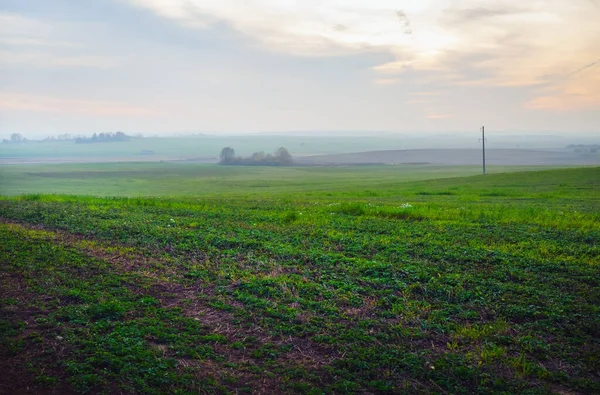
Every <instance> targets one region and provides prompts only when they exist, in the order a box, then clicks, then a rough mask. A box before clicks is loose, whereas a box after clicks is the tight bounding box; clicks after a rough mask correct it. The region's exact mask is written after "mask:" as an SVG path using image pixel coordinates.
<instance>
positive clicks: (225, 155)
mask: <svg viewBox="0 0 600 395" xmlns="http://www.w3.org/2000/svg"><path fill="white" fill-rule="evenodd" d="M219 163H220V164H222V165H238V166H290V165H292V164H293V163H294V160H293V158H292V155H291V154H290V153H289V152H288V150H287V149H285V148H284V147H280V148H278V149H277V150H276V151H275V152H274V153H272V154H265V153H264V152H263V151H260V152H255V153H253V154H252V155H250V156H248V157H241V156H235V150H234V149H233V148H231V147H225V148H223V149H222V150H221V155H219Z"/></svg>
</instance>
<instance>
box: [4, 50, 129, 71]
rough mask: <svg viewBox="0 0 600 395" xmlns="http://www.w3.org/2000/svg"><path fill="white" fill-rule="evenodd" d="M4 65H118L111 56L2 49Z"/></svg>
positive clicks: (104, 67)
mask: <svg viewBox="0 0 600 395" xmlns="http://www.w3.org/2000/svg"><path fill="white" fill-rule="evenodd" d="M0 59H2V62H1V63H2V64H4V65H28V66H33V67H36V68H44V69H47V68H73V67H77V68H79V67H82V68H99V69H108V68H113V67H117V65H118V64H119V62H118V60H117V58H115V57H109V56H85V55H59V54H53V53H50V52H32V51H27V52H22V51H0Z"/></svg>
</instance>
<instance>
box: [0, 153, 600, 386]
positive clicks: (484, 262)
mask: <svg viewBox="0 0 600 395" xmlns="http://www.w3.org/2000/svg"><path fill="white" fill-rule="evenodd" d="M159 165H160V164H156V166H159ZM110 166H111V165H102V166H101V167H98V166H96V167H89V168H86V167H81V168H79V169H77V170H74V168H73V167H70V168H66V167H60V166H56V167H52V168H47V169H46V170H41V169H38V170H35V171H32V170H31V169H32V168H33V167H29V168H25V167H15V168H14V170H12V169H11V170H10V171H7V170H5V169H3V172H2V177H3V179H2V180H3V181H2V186H5V185H8V186H9V189H8V190H3V193H4V194H8V193H10V194H16V193H22V192H34V186H35V185H38V186H39V185H43V186H44V188H41V191H39V190H38V191H37V192H56V193H63V194H62V195H44V194H29V195H20V196H4V197H1V198H0V218H1V219H2V222H0V240H1V243H0V264H1V268H2V269H1V270H2V276H1V277H0V294H1V295H0V296H1V299H0V308H1V310H0V370H2V371H3V372H5V373H4V374H3V375H2V376H0V389H6V390H7V391H8V392H11V390H12V391H14V390H15V389H16V388H21V387H18V385H23V384H21V383H27V386H28V388H30V390H31V391H34V392H52V391H54V392H55V393H70V392H80V393H86V392H92V393H97V392H102V391H104V392H106V393H119V392H125V393H157V394H159V393H252V392H254V393H308V394H320V393H365V392H366V393H406V392H410V393H474V392H484V393H487V392H493V393H563V394H564V393H598V392H600V372H599V366H600V247H599V240H600V168H580V169H562V170H546V171H530V172H514V173H499V174H491V175H488V176H485V177H484V176H471V177H459V176H461V175H466V174H473V173H474V172H475V169H474V168H463V169H462V170H459V169H449V170H448V173H443V170H441V169H435V168H427V169H429V170H426V169H422V171H423V173H419V172H418V171H414V170H413V171H410V169H409V168H397V167H385V168H384V167H379V168H371V167H366V168H336V169H320V168H306V169H299V168H298V169H293V168H292V169H260V168H257V169H245V168H244V169H241V168H235V169H232V168H220V167H216V166H212V167H210V166H204V167H202V166H195V167H194V166H189V167H180V168H178V169H180V171H181V172H182V173H181V176H180V177H179V178H177V177H174V176H173V171H174V170H169V171H170V173H169V171H166V172H165V173H161V168H160V167H157V168H156V169H155V170H154V171H153V173H154V175H155V178H153V179H151V181H152V183H155V185H152V187H148V188H147V189H143V188H142V189H139V190H138V191H137V193H136V192H135V191H136V189H135V186H132V187H131V189H127V186H126V184H127V180H128V179H129V178H130V179H131V180H138V179H139V174H135V172H136V169H138V168H137V167H136V166H138V165H128V166H132V167H131V168H129V167H128V169H122V170H124V171H125V173H122V174H121V175H117V174H108V175H107V173H111V171H112V172H113V173H114V169H115V168H111V167H110ZM139 166H148V165H139ZM153 166H154V165H153ZM169 166H170V165H169ZM23 169H25V170H23ZM28 169H29V170H28ZM65 169H66V170H65ZM111 169H113V170H111ZM167 169H172V168H171V167H168V168H167ZM399 169H406V170H399ZM138 170H139V169H138ZM146 170H147V168H146ZM127 171H130V172H132V173H131V174H127ZM238 171H239V172H240V173H236V172H238ZM428 171H430V173H428ZM460 171H464V172H465V173H463V174H460ZM19 172H22V173H19ZM44 172H47V173H48V174H50V175H49V176H47V177H45V176H44V175H40V174H37V175H28V176H27V177H33V178H31V179H30V181H28V182H30V184H27V183H26V182H25V181H22V180H21V181H19V180H20V179H19V177H16V176H14V175H15V174H21V176H22V177H25V176H26V173H44ZM78 172H82V173H86V174H85V176H83V177H80V175H79V174H76V173H78ZM94 172H97V173H94ZM452 172H453V173H452ZM469 172H471V173H469ZM198 174H202V176H198ZM209 174H210V175H209ZM435 174H438V177H435ZM267 175H268V177H266V178H265V176H267ZM35 177H38V178H35ZM44 177H45V178H44ZM203 177H205V178H207V179H208V178H210V177H213V179H212V181H210V182H208V181H207V180H204V181H202V178H203ZM236 177H239V178H237V179H236ZM440 177H447V178H441V179H439V178H440ZM142 178H143V177H142ZM432 178H438V179H432ZM32 179H35V180H37V181H36V182H35V183H34V182H33V181H31V180H32ZM46 179H48V181H47V183H45V182H46V181H41V180H46ZM7 180H8V181H7ZM82 180H83V181H82ZM115 180H118V182H119V183H120V184H115V182H117V181H115ZM186 180H187V181H186ZM18 182H22V184H20V185H21V186H18V185H19V184H18ZM78 183H79V184H78ZM132 183H133V182H132ZM196 184H198V185H196ZM139 185H140V184H137V186H138V187H139ZM160 185H163V186H162V187H161V186H160ZM194 185H196V186H194ZM102 188H105V191H106V193H102V190H103V189H102ZM120 188H123V189H120ZM228 188H230V190H229V191H228ZM117 190H122V191H123V194H124V195H129V197H110V196H104V197H101V196H95V197H92V196H82V195H64V193H77V194H82V193H87V194H95V195H110V194H111V193H112V194H114V193H115V192H116V191H117ZM153 194H154V195H156V196H154V197H141V196H139V195H153ZM177 194H180V195H182V196H179V197H175V196H174V195H177ZM160 196H162V197H160ZM167 196H171V197H167Z"/></svg>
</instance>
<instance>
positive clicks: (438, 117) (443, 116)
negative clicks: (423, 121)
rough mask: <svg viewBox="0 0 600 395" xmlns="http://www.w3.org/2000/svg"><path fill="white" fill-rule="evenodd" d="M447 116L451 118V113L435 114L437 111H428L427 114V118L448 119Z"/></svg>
mask: <svg viewBox="0 0 600 395" xmlns="http://www.w3.org/2000/svg"><path fill="white" fill-rule="evenodd" d="M448 118H452V115H451V114H437V113H430V114H427V119H434V120H435V119H448Z"/></svg>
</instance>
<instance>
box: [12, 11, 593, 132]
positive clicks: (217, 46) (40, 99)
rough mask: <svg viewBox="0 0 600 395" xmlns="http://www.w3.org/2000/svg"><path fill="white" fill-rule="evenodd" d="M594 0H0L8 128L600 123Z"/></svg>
mask: <svg viewBox="0 0 600 395" xmlns="http://www.w3.org/2000/svg"><path fill="white" fill-rule="evenodd" d="M599 20H600V1H597V0H529V1H526V2H525V1H522V0H518V1H517V0H485V1H483V0H361V1H358V0H321V1H316V0H302V1H293V0H85V1H81V0H0V136H2V137H5V136H8V135H10V134H11V133H21V134H23V135H25V136H26V137H30V138H36V137H43V136H48V135H56V134H62V133H69V134H82V135H90V134H92V133H98V132H115V131H118V130H122V131H125V132H126V133H131V134H136V133H142V134H144V135H154V134H161V135H168V134H176V133H192V132H205V133H234V134H237V133H256V132H285V131H323V132H326V131H365V132H401V133H439V132H465V133H466V132H469V133H471V132H472V131H474V130H478V128H479V127H480V126H481V125H486V127H487V128H488V130H496V131H498V132H505V133H515V132H517V133H547V132H549V131H551V132H557V133H563V134H570V133H573V134H574V133H579V134H583V133H585V134H587V135H590V136H592V135H594V134H598V135H599V136H600V23H599V22H598V21H599Z"/></svg>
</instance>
